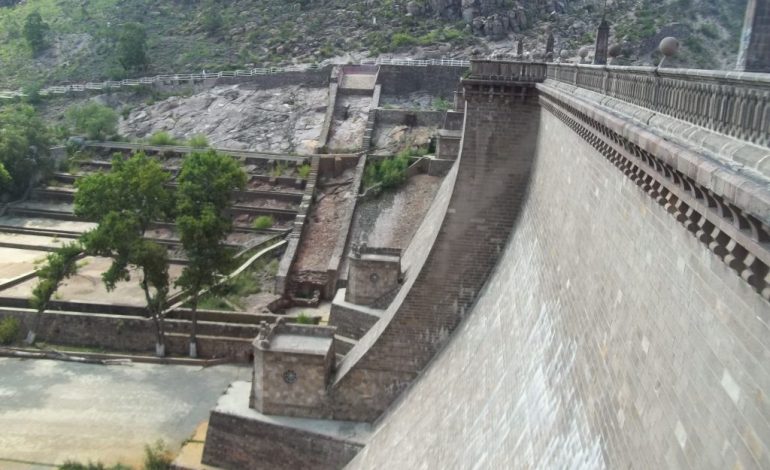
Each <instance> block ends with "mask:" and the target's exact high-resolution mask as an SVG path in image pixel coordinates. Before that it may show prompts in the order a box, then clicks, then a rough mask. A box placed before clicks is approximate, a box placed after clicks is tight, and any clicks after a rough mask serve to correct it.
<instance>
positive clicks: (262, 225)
mask: <svg viewBox="0 0 770 470" xmlns="http://www.w3.org/2000/svg"><path fill="white" fill-rule="evenodd" d="M274 224H275V219H273V216H272V215H260V216H259V217H257V218H256V219H254V222H252V223H251V226H252V227H254V228H255V229H257V230H265V229H268V228H271V227H272V226H273V225H274Z"/></svg>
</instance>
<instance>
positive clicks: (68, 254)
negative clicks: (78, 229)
mask: <svg viewBox="0 0 770 470" xmlns="http://www.w3.org/2000/svg"><path fill="white" fill-rule="evenodd" d="M82 253H83V247H82V246H81V245H80V243H78V242H73V243H68V244H66V245H64V246H62V247H61V248H59V249H58V250H56V251H54V252H53V253H51V254H49V255H48V256H47V257H46V262H45V264H44V265H43V266H42V267H41V268H40V269H38V270H37V279H38V281H37V285H36V286H35V288H34V289H32V297H31V298H30V299H29V303H30V305H31V306H32V308H34V309H35V310H37V317H36V318H35V324H34V326H33V327H32V328H30V330H29V333H27V344H35V337H36V335H37V332H38V331H40V323H41V322H42V321H43V314H44V312H45V310H46V308H48V303H49V302H50V301H51V297H52V296H53V294H54V293H55V292H56V291H57V290H58V289H59V286H60V285H61V283H62V281H64V280H65V279H67V278H69V277H71V276H72V275H74V274H75V273H76V272H77V270H78V266H77V260H78V258H79V257H80V255H81V254H82Z"/></svg>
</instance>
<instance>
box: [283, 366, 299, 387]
mask: <svg viewBox="0 0 770 470" xmlns="http://www.w3.org/2000/svg"><path fill="white" fill-rule="evenodd" d="M283 381H284V382H286V383H287V384H289V385H291V384H293V383H294V382H296V381H297V373H296V372H294V371H293V370H291V369H289V370H287V371H286V372H284V373H283Z"/></svg>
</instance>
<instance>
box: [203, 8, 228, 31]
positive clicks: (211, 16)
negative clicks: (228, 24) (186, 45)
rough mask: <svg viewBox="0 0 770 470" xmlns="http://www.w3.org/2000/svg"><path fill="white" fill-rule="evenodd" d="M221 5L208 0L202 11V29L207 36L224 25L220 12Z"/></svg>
mask: <svg viewBox="0 0 770 470" xmlns="http://www.w3.org/2000/svg"><path fill="white" fill-rule="evenodd" d="M221 9H222V8H221V6H219V5H217V4H216V3H214V2H209V3H208V5H207V6H206V9H205V10H204V11H203V29H204V30H206V33H208V35H209V36H213V35H215V34H216V33H217V32H218V31H219V30H220V29H222V27H223V26H224V25H225V20H224V18H222V14H221V13H220V10H221Z"/></svg>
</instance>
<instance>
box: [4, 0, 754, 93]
mask: <svg viewBox="0 0 770 470" xmlns="http://www.w3.org/2000/svg"><path fill="white" fill-rule="evenodd" d="M602 4H603V1H602V0H561V1H555V2H554V1H545V0H411V1H398V2H396V1H393V0H382V1H372V0H325V1H322V0H261V1H245V0H235V1H224V0H221V1H217V0H204V1H196V0H167V1H156V0H25V1H10V0H5V1H3V2H2V3H0V88H18V87H22V86H32V87H34V86H35V85H36V84H37V85H42V84H44V83H45V84H50V83H60V82H65V81H68V80H75V81H84V80H96V79H108V78H111V79H118V78H125V77H127V76H138V75H145V74H148V73H162V72H171V71H174V72H192V71H201V70H221V69H233V68H243V67H246V66H250V65H252V66H265V65H280V64H287V63H291V62H292V61H294V62H317V61H321V60H324V59H327V58H331V57H337V56H344V55H345V54H347V53H360V55H361V56H376V55H379V54H383V53H397V54H400V55H404V56H410V57H415V58H420V57H448V56H466V55H468V54H469V53H470V51H471V50H472V49H473V48H477V49H479V50H480V51H481V52H489V51H492V50H494V49H501V48H502V49H506V48H511V47H512V44H513V42H512V41H513V40H514V39H515V38H519V37H521V38H523V39H524V40H525V48H526V49H527V50H540V49H542V48H543V44H544V36H545V32H544V30H545V26H546V25H551V26H552V27H553V30H554V33H555V35H556V39H557V48H567V49H569V50H571V51H573V52H574V51H576V50H577V49H578V48H579V47H581V46H584V45H592V43H593V40H594V32H595V28H596V25H597V23H598V22H599V20H600V19H601V15H602V6H601V5H602ZM744 8H745V0H662V1H661V0H615V1H614V2H613V1H611V2H610V4H609V6H608V12H607V15H608V18H609V19H610V21H611V22H612V24H613V27H614V28H613V29H614V36H615V37H614V39H613V40H614V41H616V42H621V43H624V44H625V49H626V52H627V56H628V59H627V62H629V63H645V62H652V61H653V60H654V59H655V46H656V45H657V42H658V41H659V39H660V38H661V37H662V35H668V34H673V35H676V36H678V37H679V38H680V39H681V40H682V42H683V44H684V46H685V47H684V50H683V52H682V56H681V57H680V65H685V66H692V67H712V68H713V67H717V68H718V67H730V66H731V64H732V62H733V61H734V57H735V55H736V53H737V44H738V36H739V33H740V28H741V21H742V17H743V10H744ZM35 12H39V14H40V18H41V19H42V23H35V22H34V21H32V22H31V23H32V25H31V28H30V26H28V25H27V23H30V20H29V18H30V15H34V13H35ZM33 19H34V18H33ZM131 24H135V25H138V26H139V27H141V28H142V29H143V30H144V34H145V35H146V55H147V63H146V64H140V65H141V66H136V67H127V66H126V64H125V63H124V60H122V59H121V54H122V55H123V56H125V55H126V51H125V50H121V47H122V43H121V35H123V36H125V35H126V34H127V33H126V25H131ZM139 33H141V32H137V31H134V32H133V33H132V34H134V36H136V34H139Z"/></svg>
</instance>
